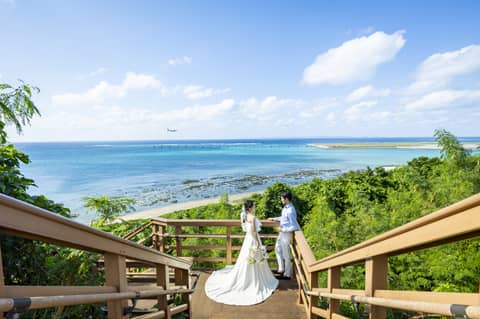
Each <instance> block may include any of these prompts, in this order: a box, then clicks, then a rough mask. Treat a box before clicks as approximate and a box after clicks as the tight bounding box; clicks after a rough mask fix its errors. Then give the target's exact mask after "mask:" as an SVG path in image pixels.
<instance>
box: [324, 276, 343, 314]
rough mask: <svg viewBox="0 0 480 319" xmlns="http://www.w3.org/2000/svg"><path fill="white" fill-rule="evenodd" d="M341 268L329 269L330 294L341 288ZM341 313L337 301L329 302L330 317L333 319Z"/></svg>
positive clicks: (331, 300)
mask: <svg viewBox="0 0 480 319" xmlns="http://www.w3.org/2000/svg"><path fill="white" fill-rule="evenodd" d="M340 270H341V268H340V267H333V268H328V292H329V293H332V292H333V289H334V288H340ZM339 312H340V303H339V301H338V300H336V299H331V298H330V300H329V306H328V317H327V319H332V318H333V315H334V314H336V313H339Z"/></svg>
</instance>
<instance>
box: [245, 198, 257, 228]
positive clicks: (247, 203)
mask: <svg viewBox="0 0 480 319" xmlns="http://www.w3.org/2000/svg"><path fill="white" fill-rule="evenodd" d="M254 205H255V203H254V202H253V200H251V199H247V200H246V201H245V203H243V208H244V209H245V215H244V216H243V221H242V222H244V223H245V221H246V220H247V214H246V213H247V212H248V211H249V210H250V209H251V208H252V207H253V206H254Z"/></svg>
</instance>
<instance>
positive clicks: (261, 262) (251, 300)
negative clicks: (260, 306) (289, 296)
mask: <svg viewBox="0 0 480 319" xmlns="http://www.w3.org/2000/svg"><path fill="white" fill-rule="evenodd" d="M254 210H255V204H254V203H253V201H251V200H247V201H246V202H245V204H244V205H243V209H242V215H241V217H240V218H241V222H242V229H243V230H244V231H245V232H246V235H245V240H244V241H243V245H242V248H241V250H240V254H239V255H238V258H237V262H236V263H235V265H233V266H232V265H230V266H227V267H225V268H223V269H221V270H218V271H215V272H213V273H212V274H211V275H210V277H209V278H208V279H207V282H206V283H205V292H206V294H207V296H208V297H209V298H210V299H212V300H214V301H216V302H219V303H223V304H227V305H238V306H247V305H254V304H257V303H260V302H262V301H264V300H265V299H267V298H268V297H270V295H271V294H272V293H273V291H274V290H275V289H276V288H277V286H278V280H277V279H275V277H274V276H273V274H272V272H271V270H270V267H269V266H268V262H267V259H266V256H265V255H266V253H265V248H264V247H263V246H262V243H261V241H260V237H259V236H258V232H259V231H260V226H261V225H262V224H261V223H260V221H259V220H258V219H257V218H256V217H255V216H254V215H253V211H254Z"/></svg>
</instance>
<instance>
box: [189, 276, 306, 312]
mask: <svg viewBox="0 0 480 319" xmlns="http://www.w3.org/2000/svg"><path fill="white" fill-rule="evenodd" d="M210 273H211V272H206V271H202V272H201V275H200V279H199V282H198V285H197V288H196V290H195V293H194V294H193V300H192V311H193V318H194V319H207V318H208V319H241V318H256V319H267V318H268V319H270V318H272V319H284V318H285V319H306V318H307V315H306V313H305V308H304V306H303V305H299V304H297V293H298V287H297V283H296V281H295V280H294V279H292V280H280V285H279V287H278V289H277V290H276V291H275V292H274V293H273V295H272V296H271V297H270V298H268V299H267V300H265V302H263V303H261V304H258V305H253V306H229V305H224V304H219V303H216V302H214V301H213V300H211V299H209V298H208V297H207V296H206V294H205V289H204V287H205V281H206V280H207V278H208V277H209V276H210Z"/></svg>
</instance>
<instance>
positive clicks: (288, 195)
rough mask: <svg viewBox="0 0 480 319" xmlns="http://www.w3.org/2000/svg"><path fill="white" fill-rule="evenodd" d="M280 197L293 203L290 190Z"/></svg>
mask: <svg viewBox="0 0 480 319" xmlns="http://www.w3.org/2000/svg"><path fill="white" fill-rule="evenodd" d="M280 196H282V197H283V198H286V199H288V201H290V202H291V201H292V192H291V191H289V190H286V191H283V192H282V193H281V194H280Z"/></svg>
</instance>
